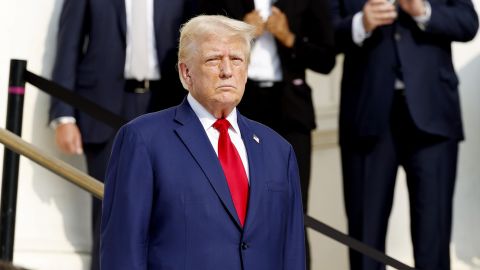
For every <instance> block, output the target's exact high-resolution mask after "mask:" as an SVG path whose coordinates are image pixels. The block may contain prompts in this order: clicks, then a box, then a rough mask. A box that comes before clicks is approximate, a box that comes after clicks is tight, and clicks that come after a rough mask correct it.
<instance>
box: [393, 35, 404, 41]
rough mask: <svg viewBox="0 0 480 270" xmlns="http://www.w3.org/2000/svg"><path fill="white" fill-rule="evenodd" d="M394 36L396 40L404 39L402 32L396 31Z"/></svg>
mask: <svg viewBox="0 0 480 270" xmlns="http://www.w3.org/2000/svg"><path fill="white" fill-rule="evenodd" d="M393 38H394V39H395V40H396V41H400V39H402V35H401V34H400V33H395V34H394V35H393Z"/></svg>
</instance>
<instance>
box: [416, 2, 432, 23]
mask: <svg viewBox="0 0 480 270" xmlns="http://www.w3.org/2000/svg"><path fill="white" fill-rule="evenodd" d="M423 4H424V5H425V14H424V15H420V16H414V17H413V19H414V20H415V22H417V25H418V27H419V28H420V29H422V30H425V28H427V24H428V22H429V21H430V18H431V17H432V6H431V5H430V3H429V2H428V1H426V0H425V1H423Z"/></svg>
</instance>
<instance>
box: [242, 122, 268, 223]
mask: <svg viewBox="0 0 480 270" xmlns="http://www.w3.org/2000/svg"><path fill="white" fill-rule="evenodd" d="M237 117H238V120H237V121H238V126H239V128H240V132H241V133H242V140H243V143H244V144H245V148H246V150H247V156H248V168H249V172H250V173H249V174H250V175H249V181H250V197H249V199H248V210H247V219H246V222H245V228H248V227H249V226H250V225H251V224H252V222H254V220H255V215H256V213H257V209H258V207H259V205H260V203H261V198H262V197H261V196H262V190H263V188H264V187H265V184H264V183H265V177H266V175H265V167H264V164H263V163H264V160H263V147H262V143H263V141H262V139H263V138H260V137H258V135H257V134H255V133H254V132H253V131H252V130H251V129H250V127H249V125H248V124H247V121H246V119H245V118H244V117H243V116H242V115H241V114H240V113H238V116H237Z"/></svg>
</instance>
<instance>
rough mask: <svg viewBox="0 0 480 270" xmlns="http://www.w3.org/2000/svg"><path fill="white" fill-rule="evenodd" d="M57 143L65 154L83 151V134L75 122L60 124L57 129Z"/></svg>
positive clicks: (79, 153)
mask: <svg viewBox="0 0 480 270" xmlns="http://www.w3.org/2000/svg"><path fill="white" fill-rule="evenodd" d="M55 143H56V144H57V146H58V148H60V150H61V151H62V152H63V153H65V154H71V155H73V154H75V155H81V154H82V153H83V147H82V135H81V134H80V130H79V129H78V126H77V125H76V124H74V123H66V124H59V125H58V126H57V128H56V129H55Z"/></svg>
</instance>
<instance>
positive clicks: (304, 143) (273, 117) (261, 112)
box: [238, 80, 312, 269]
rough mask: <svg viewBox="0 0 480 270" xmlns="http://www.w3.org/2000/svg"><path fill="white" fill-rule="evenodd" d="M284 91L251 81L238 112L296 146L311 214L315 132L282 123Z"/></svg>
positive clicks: (301, 176) (278, 87) (305, 208)
mask: <svg viewBox="0 0 480 270" xmlns="http://www.w3.org/2000/svg"><path fill="white" fill-rule="evenodd" d="M282 90H283V84H282V83H278V84H275V85H274V86H273V87H259V86H258V85H257V84H255V83H253V82H252V81H250V80H249V81H248V82H247V85H246V89H245V94H244V95H243V98H242V101H241V102H240V104H239V105H238V109H239V111H240V113H242V114H243V115H244V116H246V117H248V118H250V119H252V120H255V121H258V122H260V123H262V124H264V125H266V126H269V127H270V128H272V129H274V130H275V131H277V132H278V133H279V134H280V135H282V136H283V137H284V138H285V139H286V140H287V141H288V142H289V143H290V144H291V145H292V147H293V150H294V151H295V155H296V158H297V163H298V168H299V172H300V184H301V188H302V202H303V211H304V213H307V202H308V188H309V185H310V162H311V152H312V150H311V146H312V143H311V140H312V139H311V133H310V132H305V131H303V130H296V129H294V128H292V127H291V126H289V125H288V124H286V123H285V122H284V121H282V117H281V115H282V113H283V112H282V108H281V106H280V104H281V96H282ZM305 241H306V248H307V250H306V251H307V252H306V253H307V269H310V248H309V243H308V239H307V238H306V237H305Z"/></svg>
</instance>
